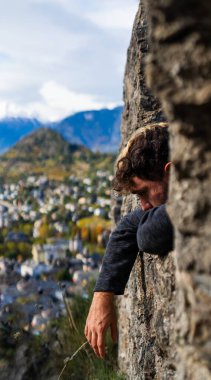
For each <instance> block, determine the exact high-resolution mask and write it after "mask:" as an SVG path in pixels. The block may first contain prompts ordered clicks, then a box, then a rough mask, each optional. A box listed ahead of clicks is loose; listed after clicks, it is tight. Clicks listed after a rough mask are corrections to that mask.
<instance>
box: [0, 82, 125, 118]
mask: <svg viewBox="0 0 211 380" xmlns="http://www.w3.org/2000/svg"><path fill="white" fill-rule="evenodd" d="M119 104H120V102H117V103H114V102H113V103H105V102H98V101H96V100H95V99H94V97H93V95H89V94H77V93H74V92H71V91H69V90H68V89H67V88H66V87H64V86H62V85H60V84H58V83H55V82H47V83H44V85H43V86H42V88H41V89H40V100H39V101H37V102H28V103H26V104H24V106H23V105H21V104H18V103H14V102H6V101H1V102H0V118H4V117H7V116H8V115H9V116H11V117H29V118H30V117H32V118H37V119H39V120H42V121H56V120H60V119H62V118H64V117H65V116H68V115H70V114H72V113H74V112H78V111H84V110H96V109H101V108H104V107H105V108H113V107H115V106H117V105H119Z"/></svg>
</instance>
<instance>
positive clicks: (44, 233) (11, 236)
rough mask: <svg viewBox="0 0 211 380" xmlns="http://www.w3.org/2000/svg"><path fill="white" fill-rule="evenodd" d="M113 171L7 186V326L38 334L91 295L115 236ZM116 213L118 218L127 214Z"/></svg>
mask: <svg viewBox="0 0 211 380" xmlns="http://www.w3.org/2000/svg"><path fill="white" fill-rule="evenodd" d="M111 181H112V175H111V173H110V172H109V171H107V170H98V171H97V172H96V173H95V175H94V176H93V178H84V179H79V178H77V177H75V176H70V177H69V178H66V179H65V181H63V182H58V181H53V180H49V179H48V178H47V177H45V176H43V175H42V176H28V178H27V179H26V180H19V181H18V182H16V183H9V184H7V183H2V184H1V186H0V323H1V324H2V325H3V326H4V327H5V328H10V327H11V325H13V326H15V328H16V329H21V330H24V331H28V332H30V333H32V334H35V335H39V334H41V333H42V332H43V331H45V329H46V327H47V326H48V325H49V322H50V321H51V320H52V319H55V318H59V317H60V316H62V315H65V313H66V311H65V305H64V298H69V299H71V298H72V297H74V296H75V295H80V296H81V297H83V298H86V297H87V292H88V287H89V284H90V282H91V281H92V280H95V279H96V278H97V276H98V273H99V270H100V266H101V262H102V256H103V253H104V251H105V247H106V244H107V242H108V239H109V234H110V230H111V222H110V213H111V194H110V188H111ZM120 204H121V199H120V200H119V206H118V205H117V206H116V207H115V210H114V213H115V215H114V216H115V219H116V220H118V218H119V215H120Z"/></svg>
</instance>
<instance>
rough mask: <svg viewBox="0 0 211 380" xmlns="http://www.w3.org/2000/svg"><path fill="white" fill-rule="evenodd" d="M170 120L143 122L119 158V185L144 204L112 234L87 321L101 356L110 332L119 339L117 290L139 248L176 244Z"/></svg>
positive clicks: (120, 289)
mask: <svg viewBox="0 0 211 380" xmlns="http://www.w3.org/2000/svg"><path fill="white" fill-rule="evenodd" d="M170 165H171V163H170V162H169V148H168V126H167V124H165V123H160V124H153V125H150V126H147V127H145V128H141V129H140V130H138V131H137V132H135V134H134V135H133V136H132V137H131V139H130V140H129V142H128V144H127V146H126V148H125V149H124V150H123V152H122V153H121V154H120V156H119V158H118V160H117V166H116V174H115V179H114V189H115V190H117V191H119V192H121V193H132V194H136V195H137V196H138V200H139V205H140V207H139V208H138V209H136V210H135V211H133V212H131V213H130V214H128V215H126V216H125V217H124V218H122V219H121V221H120V223H119V224H118V226H117V228H116V229H115V230H114V231H113V233H112V234H111V236H110V239H109V242H108V246H107V248H106V253H105V256H104V259H103V264H102V269H101V272H100V275H99V278H98V281H97V283H96V286H95V289H94V292H95V293H94V297H93V301H92V304H91V307H90V310H89V314H88V317H87V321H86V326H85V336H86V338H87V340H88V341H89V343H90V345H91V346H92V348H93V350H94V351H95V353H96V355H97V356H98V357H101V358H103V357H104V355H105V342H104V340H105V333H106V331H107V329H108V328H110V330H111V336H112V339H113V340H114V341H115V340H116V335H117V324H116V314H115V308H114V295H120V294H123V293H124V289H125V287H126V283H127V281H128V278H129V275H130V272H131V270H132V267H133V265H134V262H135V260H136V257H137V254H138V252H139V251H142V252H147V253H155V254H160V255H161V254H162V255H163V254H166V253H168V252H169V251H171V250H172V249H173V227H172V224H171V222H170V220H169V217H168V215H167V213H166V209H165V202H166V201H167V195H168V182H169V169H170Z"/></svg>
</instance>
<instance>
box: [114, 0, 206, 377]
mask: <svg viewBox="0 0 211 380" xmlns="http://www.w3.org/2000/svg"><path fill="white" fill-rule="evenodd" d="M145 6H146V8H145V10H144V8H143V4H141V5H139V10H138V13H137V16H136V20H135V23H134V28H133V33H132V38H131V44H130V47H129V50H128V58H127V66H126V71H125V82H124V100H125V111H124V115H123V125H122V146H124V145H125V144H126V142H127V140H128V138H129V137H130V135H131V133H132V132H133V131H134V130H135V129H136V128H138V127H139V126H141V125H145V124H146V123H148V122H151V121H154V120H160V119H162V113H161V109H160V106H159V103H158V101H157V100H156V99H155V98H154V97H153V96H152V95H151V94H150V92H149V90H148V87H150V88H151V89H152V91H153V93H154V94H156V96H157V98H158V99H159V100H160V103H161V104H162V109H163V111H164V113H165V117H166V118H167V119H168V120H169V122H170V125H171V142H170V144H171V158H172V161H173V170H172V173H171V183H170V194H169V205H168V210H169V213H170V216H171V218H172V221H173V223H174V226H175V234H176V238H175V251H174V252H173V253H170V254H169V255H168V257H165V258H163V259H161V258H159V257H156V256H152V255H149V254H143V255H142V256H141V257H139V258H138V259H137V262H136V265H135V268H134V270H133V273H132V274H131V277H130V281H129V284H128V289H127V292H126V294H125V296H124V297H121V301H120V302H119V303H120V305H119V326H120V329H119V365H120V368H121V369H122V370H123V371H124V372H125V373H126V374H127V378H129V379H132V380H136V379H163V380H165V379H166V380H168V379H174V378H175V379H178V380H180V379H191V380H192V379H193V380H194V379H195V380H198V379H203V380H208V379H210V378H211V277H210V272H211V252H210V251H211V248H210V246H211V241H210V240H211V237H210V231H211V212H210V209H211V200H210V196H209V188H210V186H209V185H210V184H211V178H210V177H211V174H210V173H211V171H210V166H211V157H210V156H211V153H210V145H211V130H210V124H211V21H210V20H211V3H210V1H208V0H201V1H200V2H199V1H195V0H187V1H180V0H179V1H178V0H156V1H155V0H145ZM147 26H149V32H150V36H149V37H148V35H147ZM149 41H150V49H149V47H148V45H149ZM148 50H150V54H148ZM145 72H146V78H147V86H148V87H147V86H146V82H145V80H144V78H145ZM135 205H136V201H135V199H133V198H131V197H128V198H127V199H125V201H124V207H123V212H128V211H129V210H131V209H132V208H133V207H135ZM175 281H176V284H175Z"/></svg>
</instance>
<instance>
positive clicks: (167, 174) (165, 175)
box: [163, 161, 171, 183]
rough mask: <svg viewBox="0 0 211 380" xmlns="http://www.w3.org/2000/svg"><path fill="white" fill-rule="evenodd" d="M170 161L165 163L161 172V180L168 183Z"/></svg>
mask: <svg viewBox="0 0 211 380" xmlns="http://www.w3.org/2000/svg"><path fill="white" fill-rule="evenodd" d="M170 167H171V161H169V162H167V164H166V165H165V166H164V170H163V180H164V181H165V182H167V183H168V181H169V174H170Z"/></svg>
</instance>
